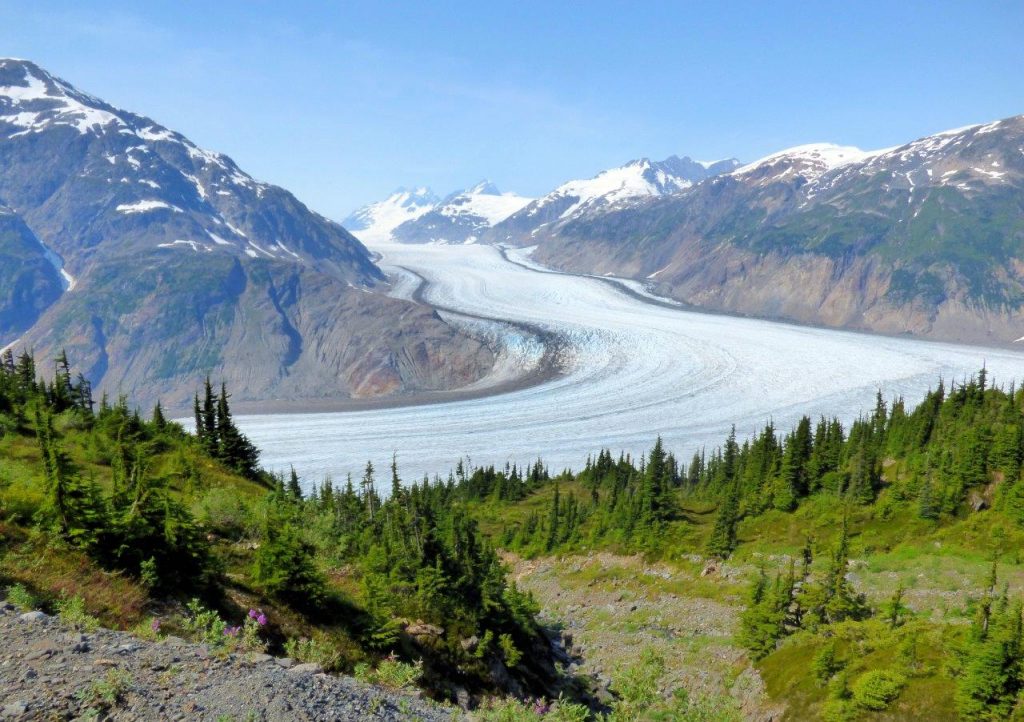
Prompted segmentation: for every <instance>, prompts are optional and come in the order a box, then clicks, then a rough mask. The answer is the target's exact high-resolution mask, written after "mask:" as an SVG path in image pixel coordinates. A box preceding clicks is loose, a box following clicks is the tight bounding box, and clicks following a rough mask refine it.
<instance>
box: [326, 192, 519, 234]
mask: <svg viewBox="0 0 1024 722" xmlns="http://www.w3.org/2000/svg"><path fill="white" fill-rule="evenodd" d="M532 201H533V199H532V198H524V197H523V196H520V195H516V194H515V193H502V192H501V191H499V190H498V188H497V187H496V186H495V185H494V184H493V183H491V182H490V181H486V180H485V181H481V182H480V183H477V184H476V185H475V186H473V187H472V188H469V189H467V190H461V191H455V192H454V193H452V194H450V195H448V196H446V197H445V198H438V197H437V196H435V195H434V193H433V192H432V191H431V190H430V189H429V188H418V189H417V190H415V191H412V192H410V191H407V190H405V189H404V188H399V189H398V190H397V191H395V192H394V193H392V194H391V195H390V196H388V197H387V198H385V199H384V200H382V201H378V202H377V203H372V204H370V205H368V206H364V207H362V208H360V209H359V210H357V211H355V212H353V213H352V215H350V216H349V217H348V218H346V219H345V220H343V221H342V222H341V223H342V225H343V226H344V227H345V228H347V229H348V230H349V231H351V232H352V233H354V234H355V235H357V236H358V237H359V238H360V239H362V240H363V241H365V242H367V243H374V242H380V241H389V240H397V241H400V242H402V243H434V242H441V243H474V242H476V241H478V240H479V239H480V236H481V235H482V234H484V233H486V232H487V231H488V230H490V228H491V227H492V226H494V224H496V223H498V222H500V221H503V220H504V219H506V218H508V217H509V216H510V215H512V214H513V213H515V212H516V211H518V210H520V209H521V208H523V207H524V206H526V205H527V204H529V203H530V202H532Z"/></svg>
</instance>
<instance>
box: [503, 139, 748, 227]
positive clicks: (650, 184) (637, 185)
mask: <svg viewBox="0 0 1024 722" xmlns="http://www.w3.org/2000/svg"><path fill="white" fill-rule="evenodd" d="M737 166H739V161H737V160H736V159H734V158H730V159H728V160H720V161H711V162H706V161H695V160H691V159H690V158H689V157H684V158H679V157H677V156H670V157H669V158H666V159H665V160H663V161H651V160H649V159H647V158H642V159H640V160H634V161H630V162H629V163H627V164H626V165H623V166H620V167H618V168H612V169H610V170H606V171H602V172H601V173H598V174H597V175H596V176H594V177H593V178H590V179H587V180H572V181H569V182H568V183H564V184H562V185H560V186H559V187H558V188H556V189H555V190H553V191H552V192H551V193H548V194H547V195H546V196H544V197H543V198H538V199H537V200H535V201H534V202H533V203H530V204H529V205H527V206H525V207H524V208H523V209H522V210H520V211H519V212H517V213H515V214H513V215H512V216H510V217H509V218H507V219H505V220H504V221H503V222H501V223H499V224H497V225H496V226H495V228H494V229H493V230H492V231H491V233H489V234H488V236H487V239H488V240H490V241H495V242H512V243H516V242H524V243H528V241H529V239H530V237H531V236H532V235H533V234H534V233H535V232H539V229H541V228H545V229H546V232H547V233H551V232H553V231H554V229H555V228H557V227H558V226H559V225H561V224H563V223H566V222H569V221H571V220H573V219H577V218H583V217H586V216H589V215H593V214H600V213H604V212H606V211H608V210H610V209H613V208H622V207H625V206H629V205H632V204H634V203H640V202H643V201H645V200H647V199H649V198H652V197H658V196H664V195H670V194H673V193H678V192H680V191H683V190H686V189H687V188H690V187H691V186H693V184H694V183H698V182H700V181H702V180H705V179H706V178H711V177H713V176H716V175H718V174H720V173H727V172H729V171H731V170H735V169H736V167H737Z"/></svg>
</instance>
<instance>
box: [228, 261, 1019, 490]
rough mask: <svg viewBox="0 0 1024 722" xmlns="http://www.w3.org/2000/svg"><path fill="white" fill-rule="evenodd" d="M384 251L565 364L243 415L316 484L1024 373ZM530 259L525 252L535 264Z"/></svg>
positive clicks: (285, 462) (567, 452) (716, 428)
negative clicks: (436, 389)
mask: <svg viewBox="0 0 1024 722" xmlns="http://www.w3.org/2000/svg"><path fill="white" fill-rule="evenodd" d="M374 250H376V251H378V252H380V253H382V254H383V261H382V265H384V266H385V267H386V268H387V267H392V268H394V267H403V268H406V269H409V270H411V271H414V272H415V273H416V274H419V275H420V276H421V277H423V278H424V279H426V280H427V282H428V286H427V287H426V289H425V292H424V296H425V298H426V299H427V300H428V301H430V302H431V303H435V304H437V305H439V306H441V307H444V308H449V309H454V310H459V311H463V312H465V313H468V314H473V315H475V316H486V317H490V318H495V319H505V320H508V321H513V322H521V323H526V324H530V325H533V326H535V327H539V328H541V329H544V330H546V331H548V332H551V333H554V334H556V335H557V336H559V337H561V338H562V339H563V345H562V352H561V356H562V359H561V360H562V362H563V365H564V367H565V373H564V375H561V376H559V377H558V378H555V379H554V380H551V381H548V382H545V383H543V384H540V385H537V386H533V387H531V388H526V389H523V390H519V391H514V392H510V393H505V394H499V395H495V396H490V397H487V398H479V399H474V400H468V401H458V402H452V403H442V404H432V405H423V406H413V407H404V408H385V409H379V410H370V411H354V412H344V413H315V414H277V415H256V416H242V417H239V419H238V421H239V424H240V425H241V427H242V429H243V430H244V431H245V432H246V433H247V434H249V436H250V437H251V438H252V439H253V440H254V441H255V442H256V443H257V444H258V445H259V446H260V448H261V449H262V450H263V461H264V463H265V464H266V465H267V466H268V467H269V468H271V469H276V470H283V469H287V468H288V466H289V464H294V465H295V468H296V470H297V471H298V472H299V474H300V475H301V476H302V477H303V478H304V481H305V483H307V484H310V483H313V482H318V481H319V480H320V479H321V478H322V477H323V476H324V475H326V474H330V475H331V476H332V477H333V478H334V479H335V480H343V479H344V477H345V474H347V473H351V474H352V475H353V477H355V478H358V477H359V475H361V473H362V470H363V468H364V467H365V465H366V462H367V460H372V461H373V463H374V466H375V467H376V468H377V469H378V470H379V472H381V474H380V477H383V478H378V482H385V481H388V480H389V477H388V476H387V468H388V465H389V464H390V461H391V456H392V453H394V452H397V454H398V461H399V469H400V472H401V473H402V476H403V477H404V478H405V479H406V480H411V479H417V478H421V477H422V476H423V475H424V474H425V473H426V474H429V475H431V476H433V475H434V474H435V473H436V474H441V475H442V476H447V473H448V471H449V470H450V469H451V468H452V467H453V466H454V465H455V463H456V462H457V460H458V459H459V458H460V457H469V459H470V461H471V462H472V463H473V464H490V463H494V464H496V465H501V466H503V465H504V464H505V463H506V462H516V463H520V464H522V463H529V462H531V461H532V460H534V459H536V458H537V457H538V455H539V456H541V457H542V458H543V459H544V460H545V462H547V463H548V465H549V467H550V468H551V469H552V470H553V471H555V470H560V469H562V468H564V467H573V468H577V469H578V468H580V467H582V466H583V464H584V463H585V461H586V458H587V456H588V455H589V454H594V453H596V452H597V451H598V450H599V449H601V448H602V447H608V448H611V449H612V450H613V452H616V453H617V452H618V451H620V450H624V451H626V452H629V453H632V454H634V455H636V454H639V453H641V452H643V451H644V450H646V449H648V448H649V447H650V446H651V444H652V443H653V441H654V439H655V437H656V436H657V435H659V434H660V435H661V436H662V437H663V438H664V440H665V442H666V443H667V445H668V448H669V449H671V450H672V451H674V452H675V453H676V456H677V458H680V459H688V458H689V456H690V455H691V454H692V453H693V452H694V451H695V450H697V449H699V448H701V447H704V446H706V447H708V448H709V449H710V448H711V447H713V446H717V445H718V444H719V443H721V441H722V440H723V439H724V437H725V435H726V434H727V433H728V431H729V427H730V426H731V425H732V424H735V425H736V431H737V434H739V435H740V436H741V437H743V436H746V435H749V434H751V433H753V432H755V431H756V430H757V429H758V428H759V427H761V426H762V425H763V424H764V423H765V422H766V421H768V420H769V419H774V421H775V423H776V426H777V427H778V428H781V429H782V430H788V429H789V428H790V427H791V426H792V425H793V424H794V423H795V422H796V421H797V420H798V419H799V417H800V416H801V415H803V414H810V415H812V416H817V415H820V414H823V413H825V414H836V415H838V416H839V417H840V418H842V419H843V420H844V421H847V422H848V421H850V420H852V419H854V418H856V416H857V415H858V414H859V413H861V412H863V411H866V410H870V409H871V408H873V405H874V398H875V392H876V390H878V389H881V390H882V392H883V394H884V395H885V396H886V397H887V398H888V397H892V396H894V395H903V396H904V397H905V398H906V399H907V401H908V402H916V401H917V400H918V399H919V398H920V396H921V395H922V394H923V393H924V391H925V390H926V389H928V388H929V387H933V386H934V385H935V383H936V382H937V380H938V379H939V377H940V376H941V377H943V378H945V379H947V380H949V379H953V378H956V379H960V378H962V377H963V376H964V375H966V374H970V373H973V372H974V371H977V370H978V369H979V368H980V367H981V366H982V364H983V363H984V364H985V365H986V367H987V369H988V371H989V373H990V378H992V379H994V380H995V382H996V383H998V382H1000V381H1002V382H1007V383H1008V382H1009V381H1010V380H1011V379H1013V378H1017V379H1024V353H1020V352H1015V351H1012V350H1008V349H992V348H978V347H969V346H959V345H952V344H940V343H930V342H924V341H914V340H907V339H900V338H888V337H881V336H872V335H866V334H858V333H849V332H842V331H830V330H824V329H817V328H808V327H801V326H794V325H788V324H780V323H771V322H767V321H758V320H753V319H745V318H735V317H730V316H721V315H713V314H702V313H693V312H687V311H683V310H680V309H676V308H670V307H665V306H661V305H657V304H654V303H651V302H650V301H648V300H642V299H640V298H637V297H636V296H635V295H630V294H628V293H626V292H625V291H623V290H622V289H620V288H618V287H616V285H615V283H613V282H610V281H606V280H602V279H597V278H588V277H581V276H573V275H565V274H558V273H552V272H545V271H543V270H538V269H536V268H527V267H524V266H523V265H517V264H515V263H512V262H509V261H508V260H506V259H505V258H503V257H502V255H501V253H500V252H499V251H498V250H497V249H495V248H493V247H489V246H462V245H459V246H445V245H428V246H414V245H394V244H387V245H375V246H374ZM527 265H529V264H527Z"/></svg>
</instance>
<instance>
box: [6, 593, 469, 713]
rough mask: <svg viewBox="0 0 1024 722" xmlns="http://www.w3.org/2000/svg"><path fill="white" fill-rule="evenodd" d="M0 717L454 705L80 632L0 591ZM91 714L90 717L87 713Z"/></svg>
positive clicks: (235, 658)
mask: <svg viewBox="0 0 1024 722" xmlns="http://www.w3.org/2000/svg"><path fill="white" fill-rule="evenodd" d="M0 635H2V636H3V639H4V648H3V650H2V651H0V688H2V689H3V692H2V694H0V720H32V719H71V718H73V717H74V718H78V719H90V718H95V719H108V720H138V719H166V720H186V719H189V720H194V719H204V720H207V719H209V720H214V719H237V720H242V719H251V720H340V719H361V720H362V719H365V720H406V719H412V718H414V719H420V720H438V721H439V722H440V721H442V720H444V721H447V720H452V719H461V718H462V714H461V713H460V712H459V710H458V709H455V708H451V707H442V706H441V705H437V704H433V703H430V702H426V701H421V700H419V699H416V698H414V697H413V696H411V695H408V694H401V693H397V692H390V691H388V690H384V689H381V688H377V687H372V686H370V685H366V684H363V683H361V682H357V681H356V680H354V679H351V678H349V677H339V676H332V675H327V674H323V673H321V672H320V669H319V666H318V665H316V664H296V663H295V662H293V661H292V660H290V659H283V658H281V659H275V658H274V657H271V656H269V655H266V654H249V655H236V654H231V655H222V656H218V655H216V654H211V652H210V650H209V649H208V648H207V647H206V646H205V645H200V644H193V643H188V642H185V641H184V640H181V639H177V638H174V637H167V638H166V639H164V640H162V641H160V642H152V641H145V640H141V639H139V638H137V637H133V636H132V635H130V634H127V633H124V632H114V631H110V630H106V629H98V630H94V631H90V632H88V633H84V634H83V633H82V632H81V630H76V629H74V628H73V627H70V626H68V625H66V624H62V623H61V622H60V621H59V620H57V619H55V618H53V617H49V616H48V615H46V614H44V613H43V612H24V613H20V612H18V611H17V610H15V608H14V606H13V605H11V604H8V603H5V602H3V601H2V600H0ZM89 714H92V715H93V717H89V716H88V715H89Z"/></svg>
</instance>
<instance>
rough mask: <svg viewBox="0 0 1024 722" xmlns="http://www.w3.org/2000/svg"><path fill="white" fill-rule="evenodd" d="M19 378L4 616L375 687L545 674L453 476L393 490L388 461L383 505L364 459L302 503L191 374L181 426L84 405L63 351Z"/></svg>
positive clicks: (5, 435)
mask: <svg viewBox="0 0 1024 722" xmlns="http://www.w3.org/2000/svg"><path fill="white" fill-rule="evenodd" d="M37 377H38V373H37V369H36V366H35V360H34V359H33V358H32V357H31V356H30V355H29V354H23V355H22V356H21V357H19V358H18V359H15V358H13V356H12V355H11V354H10V353H7V354H5V355H4V357H3V358H2V359H0V589H2V588H7V596H9V597H10V598H11V599H12V600H13V601H14V602H15V603H17V604H18V605H20V606H24V607H26V608H28V607H35V606H37V605H38V606H42V607H43V608H44V609H48V610H51V611H57V612H58V613H60V615H61V616H62V617H63V618H64V619H65V620H66V621H68V622H69V623H71V624H74V625H76V626H79V627H81V628H83V629H89V628H92V627H94V626H95V625H96V624H98V623H99V622H101V621H102V622H104V623H106V624H108V625H111V626H122V627H127V628H132V627H135V628H141V629H142V630H143V633H145V634H146V635H147V636H154V637H155V636H158V635H159V634H160V632H161V630H164V631H166V632H170V633H175V634H179V633H183V634H185V635H187V636H190V637H192V638H194V639H199V640H202V641H204V642H205V643H207V644H208V645H209V646H210V647H211V648H212V649H213V650H214V651H218V652H224V653H226V652H232V651H262V650H263V649H265V648H269V649H270V650H272V651H277V652H282V651H284V650H286V649H288V650H291V651H293V652H295V653H296V654H297V656H299V657H300V658H303V659H308V660H314V661H317V662H319V663H322V664H324V666H326V667H329V668H331V669H340V670H351V669H352V668H353V667H354V666H355V665H356V664H359V663H364V664H365V663H370V667H372V668H375V669H376V670H377V674H378V675H384V676H383V677H382V678H381V679H382V680H385V681H386V680H391V679H397V678H398V677H399V676H400V674H399V672H400V670H401V669H403V668H402V667H400V666H396V665H400V664H406V665H417V666H416V669H417V673H416V675H415V676H416V679H422V682H423V684H424V685H425V686H427V688H428V689H430V690H431V691H433V692H434V693H435V694H437V695H439V696H451V695H453V694H454V693H453V691H452V686H451V685H453V684H458V685H459V686H461V687H464V688H466V689H468V690H470V691H472V692H474V693H494V692H502V691H504V685H514V686H515V687H516V688H517V689H520V690H524V691H525V692H526V693H532V694H535V695H542V694H545V693H547V692H548V690H549V689H551V686H552V685H555V684H557V683H558V676H557V673H556V671H555V668H554V665H553V663H552V661H551V659H550V654H551V652H550V648H549V647H548V645H547V641H546V639H545V638H544V637H543V635H542V634H541V630H540V628H539V627H538V625H537V623H536V622H535V621H534V616H535V614H536V612H537V607H536V605H535V604H534V602H533V601H532V600H531V599H530V597H529V596H528V595H524V594H522V593H520V592H519V591H518V590H517V589H516V588H515V586H514V585H513V584H511V583H510V582H508V581H507V579H506V576H505V569H504V566H503V565H502V563H501V562H500V560H499V558H498V556H497V553H496V552H495V550H494V549H493V547H492V546H491V545H490V544H489V543H488V542H487V540H486V539H485V538H484V536H483V535H482V534H481V533H480V532H479V530H478V528H477V523H476V521H475V520H474V519H473V518H472V517H471V516H470V515H469V513H468V512H467V510H466V507H465V505H464V503H463V499H464V497H465V492H464V491H462V490H460V489H459V488H458V487H457V485H454V484H446V483H443V482H441V481H437V482H436V483H430V482H428V481H427V480H424V481H423V482H422V483H414V484H411V485H408V486H406V485H404V484H402V483H401V480H400V479H399V477H398V469H397V467H394V466H393V468H392V470H391V472H392V479H391V485H392V493H391V494H390V496H388V497H387V498H382V497H381V496H380V495H379V494H378V492H377V489H376V478H375V471H374V469H373V468H372V466H368V467H367V469H366V474H365V475H364V477H363V479H362V480H361V481H360V484H359V487H358V491H357V490H356V487H355V486H354V485H353V483H352V482H351V480H349V481H348V483H346V484H345V485H343V486H341V487H339V488H336V487H335V486H334V485H333V484H332V482H331V481H330V480H325V481H324V482H323V483H322V484H321V485H319V486H318V487H317V488H316V489H315V492H314V493H311V494H309V495H308V497H306V498H304V496H303V493H302V490H301V485H300V484H299V480H298V478H297V477H296V476H295V475H294V473H293V474H292V477H291V478H290V479H289V480H288V481H287V482H286V481H285V479H283V478H277V477H273V476H271V475H269V474H267V473H266V472H263V471H262V470H260V469H259V466H258V454H257V451H256V449H255V447H253V445H252V444H251V443H250V442H249V441H248V439H246V438H245V436H244V435H243V434H242V433H241V432H240V431H239V430H238V428H237V427H236V426H235V423H234V421H233V419H232V415H231V409H230V406H229V395H228V392H227V389H226V388H224V387H223V386H222V387H221V389H220V392H219V393H214V391H213V388H212V386H211V384H210V383H209V381H207V382H206V384H205V388H204V393H203V395H202V397H201V398H200V397H197V398H196V404H195V411H196V422H197V433H196V434H195V435H192V434H188V433H186V432H185V431H184V430H183V429H182V428H181V426H179V425H177V424H174V423H171V422H169V421H168V420H167V418H166V415H165V413H164V411H163V409H162V407H161V406H160V405H159V404H157V406H156V408H155V409H154V410H153V413H152V415H151V417H150V418H149V419H144V418H143V417H142V416H141V415H140V414H139V413H138V411H136V410H132V409H130V408H129V406H128V404H127V401H126V400H125V399H119V400H118V401H117V402H116V403H110V402H109V401H108V400H107V399H106V398H104V399H102V400H101V401H100V403H99V404H98V405H96V404H94V403H93V399H92V393H91V389H90V388H89V385H88V382H87V381H85V380H84V379H83V378H82V377H81V376H78V377H77V378H74V377H73V376H72V373H71V370H70V367H69V364H68V362H67V358H66V357H65V356H64V355H63V354H62V355H61V357H60V358H59V359H57V363H56V370H55V373H54V374H53V376H52V379H51V380H49V381H45V382H43V381H39V380H38V378H37ZM148 610H153V611H156V612H157V613H156V614H155V615H153V616H152V617H151V619H150V622H149V623H148V631H146V627H147V623H146V622H145V621H144V620H145V618H146V616H148V615H146V614H145V612H146V611H148ZM246 610H249V611H248V615H247V613H246ZM471 639H472V640H482V641H481V642H479V643H477V644H475V645H471V644H469V643H468V642H466V641H465V640H471Z"/></svg>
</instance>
